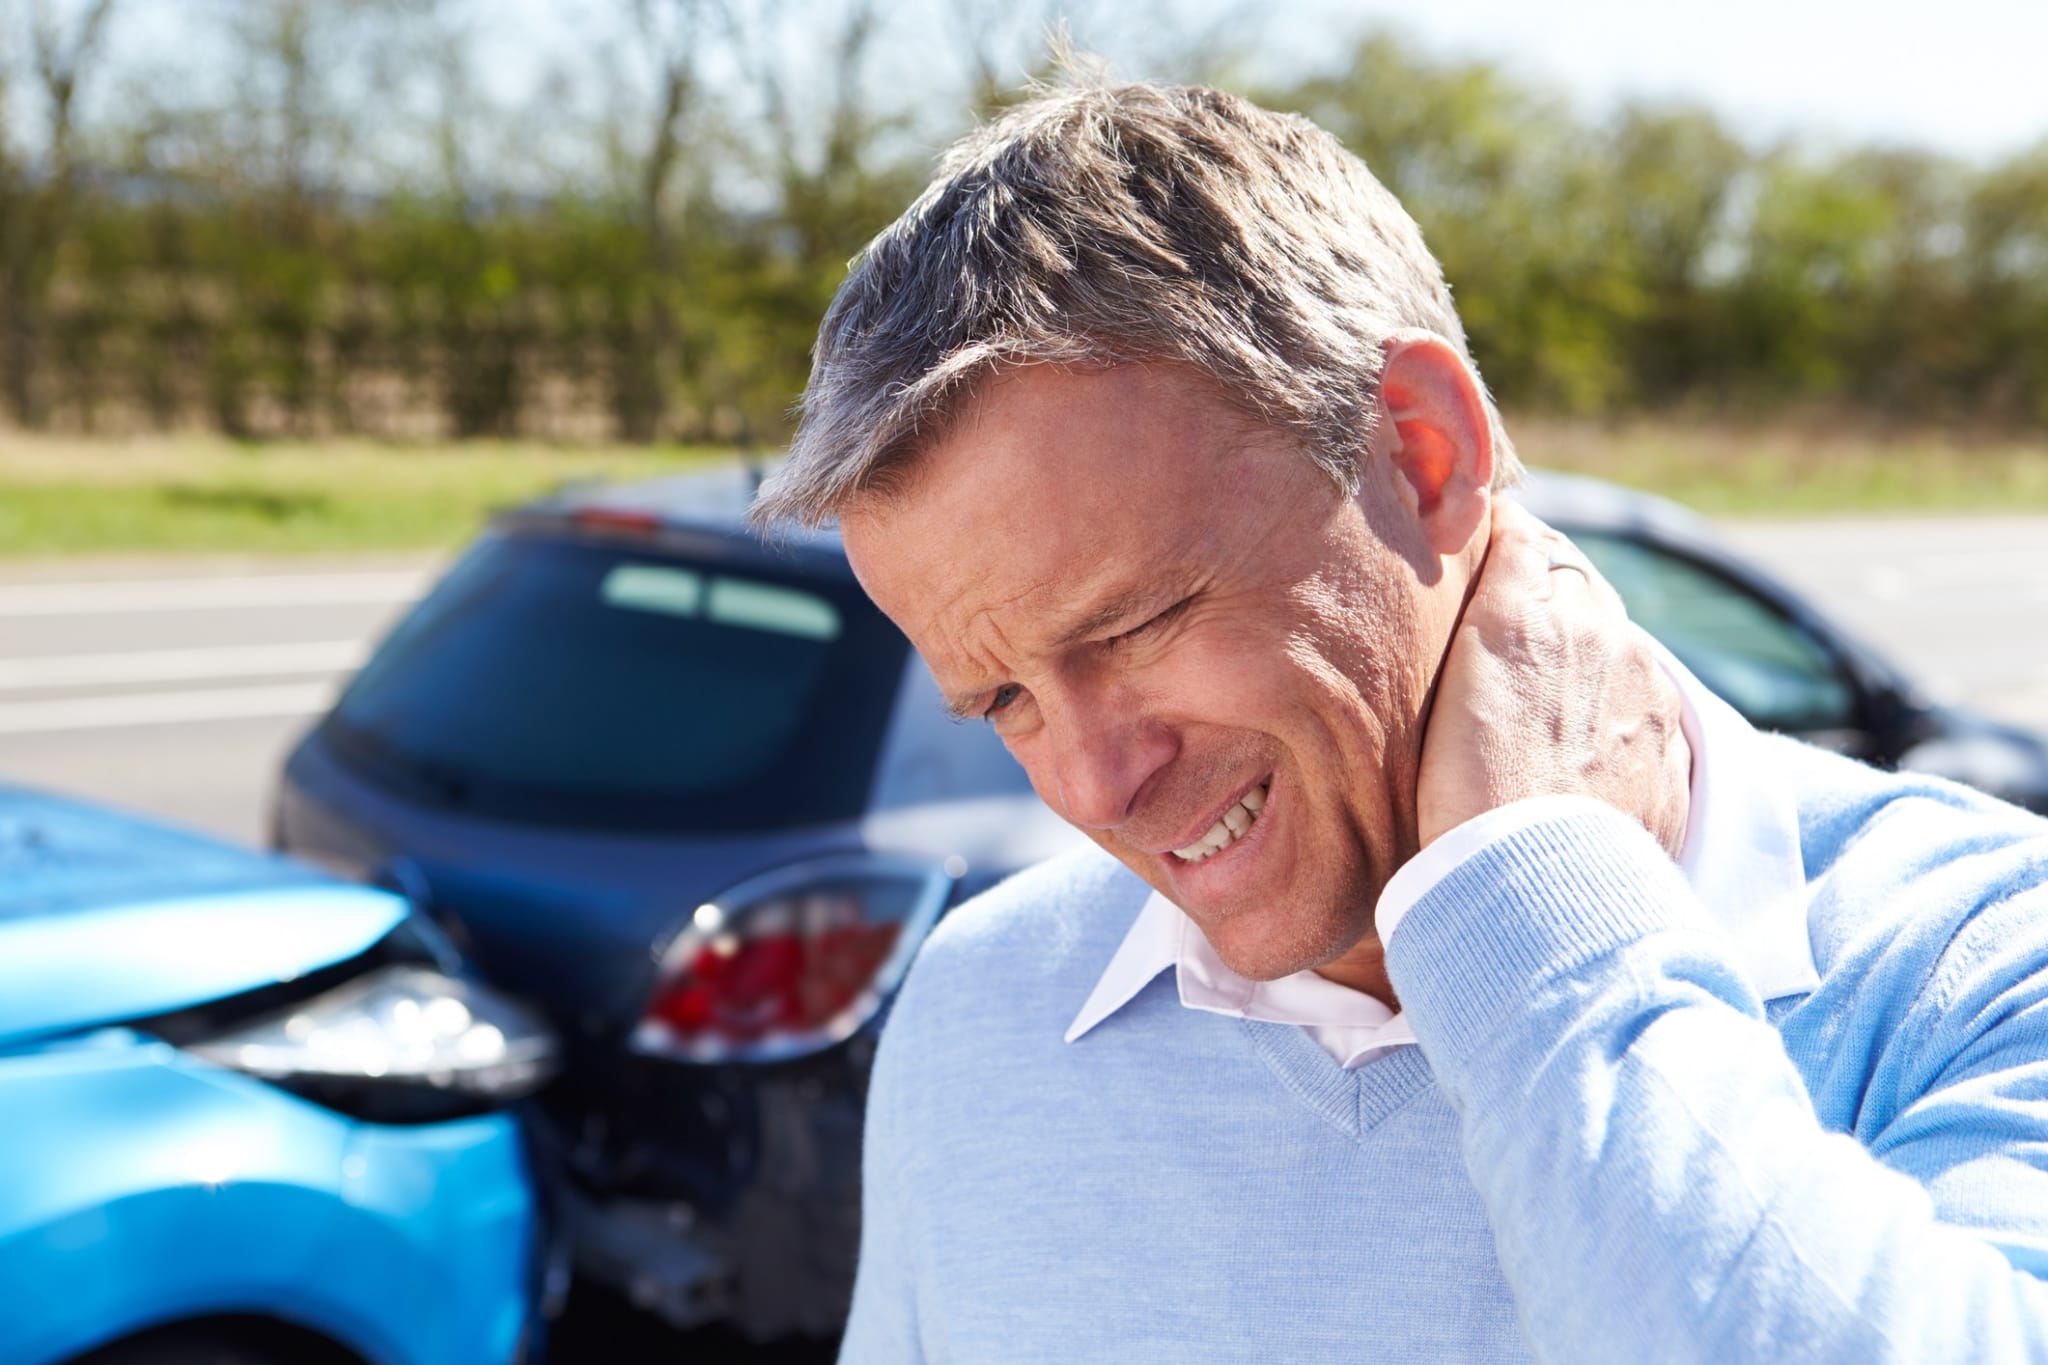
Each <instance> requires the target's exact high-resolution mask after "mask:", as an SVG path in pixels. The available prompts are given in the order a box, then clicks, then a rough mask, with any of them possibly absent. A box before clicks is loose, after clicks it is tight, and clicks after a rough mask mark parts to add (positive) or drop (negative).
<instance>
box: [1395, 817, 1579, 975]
mask: <svg viewBox="0 0 2048 1365" xmlns="http://www.w3.org/2000/svg"><path fill="white" fill-rule="evenodd" d="M1588 807H1593V808H1597V809H1599V810H1602V811H1605V810H1607V809H1609V808H1608V807H1607V805H1606V803H1604V802H1602V801H1600V800H1599V799H1597V798H1595V797H1591V796H1530V797H1524V798H1523V799H1522V800H1520V801H1511V802H1509V803H1508V804H1507V805H1505V806H1496V807H1495V808H1494V809H1492V810H1490V811H1485V812H1482V813H1481V814H1479V815H1475V816H1473V817H1472V818H1471V819H1470V820H1467V821H1465V822H1464V823H1463V824H1461V825H1455V826H1453V827H1452V828H1450V829H1448V830H1445V831H1444V832H1443V833H1442V834H1440V835H1438V836H1437V837H1436V838H1435V839H1433V840H1431V841H1430V843H1429V845H1428V847H1426V848H1424V849H1423V850H1422V851H1421V852H1420V853H1417V854H1416V855H1415V856H1414V857H1413V858H1410V859H1409V860H1408V861H1407V862H1406V863H1403V864H1402V865H1401V867H1400V868H1399V870H1397V871H1396V872H1395V873H1394V875H1393V876H1392V877H1391V878H1390V879H1388V881H1387V885H1386V888H1385V889H1384V890H1382V891H1381V892H1380V899H1379V904H1378V906H1377V907H1376V908H1375V911H1374V919H1373V928H1374V931H1375V932H1376V933H1377V934H1378V935H1379V939H1380V942H1381V944H1382V945H1385V944H1388V943H1391V942H1392V941H1393V937H1394V931H1395V929H1397V928H1398V927H1399V926H1400V923H1401V921H1402V919H1403V918H1405V917H1406V916H1407V914H1408V912H1409V911H1410V910H1412V909H1414V908H1415V906H1416V904H1417V903H1418V902H1419V901H1421V899H1422V898H1423V897H1424V896H1426V895H1428V894H1429V893H1430V891H1431V890H1433V889H1434V888H1435V887H1436V885H1437V883H1438V882H1441V881H1442V880H1443V879H1444V878H1445V877H1446V876H1448V875H1449V874H1450V873H1451V871H1452V870H1453V869H1455V868H1456V867H1457V866H1458V865H1459V864H1460V863H1463V862H1464V861H1465V860H1466V859H1468V858H1470V857H1471V856H1472V855H1473V854H1475V853H1477V852H1479V851H1480V850H1481V849H1483V848H1485V847H1487V846H1488V845H1490V844H1494V843H1498V842H1499V841H1501V840H1503V839H1509V838H1512V837H1514V836H1515V835H1517V834H1519V833H1521V832H1522V831H1523V830H1525V829H1527V828H1529V827H1530V826H1531V825H1534V824H1538V823H1540V822H1542V821H1544V820H1549V819H1554V818H1558V817H1563V816H1570V815H1574V814H1577V813H1579V812H1581V811H1584V810H1586V809H1587V808H1588Z"/></svg>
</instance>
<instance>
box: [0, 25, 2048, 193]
mask: <svg viewBox="0 0 2048 1365" xmlns="http://www.w3.org/2000/svg"><path fill="white" fill-rule="evenodd" d="M81 2H82V0H53V3H55V4H56V5H57V6H58V8H59V10H60V12H62V11H67V10H68V11H72V12H75V11H76V10H77V8H78V6H79V4H80V3H81ZM193 2H194V0H128V4H127V7H126V9H125V10H124V11H123V14H124V17H125V19H126V20H127V21H128V22H127V23H126V24H125V25H124V28H123V39H124V41H123V46H125V47H128V48H129V55H141V56H145V57H154V58H157V59H158V60H159V61H161V60H162V59H163V58H164V57H165V56H166V55H167V54H175V56H174V58H173V60H174V64H175V65H180V66H183V67H185V68H186V69H187V70H188V71H190V70H193V69H194V68H198V69H199V70H204V69H205V68H206V67H207V66H208V65H209V63H207V61H206V60H205V58H204V57H202V56H200V55H199V53H200V51H202V50H203V49H195V48H194V47H193V45H192V44H191V43H190V42H189V41H187V40H189V39H190V38H191V37H192V36H193V34H194V33H196V32H197V31H198V30H197V29H196V28H195V27H194V26H193V25H192V24H191V20H192V19H193V18H194V17H196V16H197V15H199V14H202V13H205V12H206V11H204V10H197V9H194V8H192V7H191V6H192V5H193ZM737 2H738V3H740V4H743V5H745V4H759V3H764V2H765V0H737ZM1246 2H1247V0H1150V3H1152V4H1154V5H1156V7H1157V8H1158V9H1160V10H1163V11H1164V12H1165V13H1167V14H1168V15H1176V16H1185V18H1186V21H1187V22H1189V23H1199V22H1201V20H1202V18H1203V17H1204V16H1206V15H1211V14H1214V13H1216V12H1217V11H1218V10H1220V9H1226V8H1229V7H1231V6H1233V5H1239V4H1243V3H1246ZM1248 2H1249V3H1251V4H1253V5H1255V6H1257V7H1258V10H1259V11H1260V12H1262V13H1263V14H1264V15H1265V16H1266V17H1265V19H1264V20H1263V23H1262V26H1261V27H1260V28H1259V29H1258V30H1257V31H1258V33H1259V36H1260V42H1259V47H1260V49H1261V56H1260V57H1259V59H1258V60H1257V61H1255V63H1254V64H1253V69H1254V70H1259V71H1262V72H1266V73H1268V74H1271V75H1273V76H1277V77H1280V78H1282V79H1285V78H1287V77H1289V76H1294V75H1300V74H1305V73H1306V72H1307V71H1309V70H1311V69H1314V68H1316V67H1318V66H1320V65H1324V64H1327V63H1328V62H1329V61H1330V60H1331V59H1332V58H1333V57H1334V56H1336V55H1338V54H1341V53H1345V52H1348V51H1349V50H1350V48H1351V46H1352V44H1353V42H1354V41H1355V39H1356V37H1357V36H1358V35H1359V34H1361V33H1363V32H1365V31H1367V30H1369V29H1371V28H1374V27H1384V28H1386V29H1388V30H1391V31H1392V32H1394V33H1395V34H1397V35H1399V36H1401V37H1403V38H1404V39H1406V40H1407V41H1409V42H1410V43H1411V44H1413V45H1415V46H1417V47H1419V48H1420V49H1421V50H1422V51H1423V52H1425V53H1427V54H1430V55H1435V56H1440V57H1445V58H1480V59H1486V60H1491V61H1496V62H1499V63H1501V64H1502V65H1504V66H1506V67H1507V68H1508V69H1509V70H1510V71H1512V72H1513V73H1514V74H1516V75H1517V76H1520V77H1523V78H1525V79H1528V80H1531V81H1533V82H1536V83H1538V84H1540V85H1543V86H1546V87H1548V88H1551V89H1553V90H1557V91H1560V92H1562V93H1564V94H1565V95H1567V96H1568V97H1570V98H1571V99H1572V100H1573V101H1574V102H1575V103H1577V104H1578V105H1579V107H1580V108H1581V109H1582V110H1583V111H1585V112H1588V113H1593V114H1597V113H1600V112H1602V111H1604V110H1606V109H1608V108H1611V107H1612V106H1613V105H1615V104H1616V103H1618V102H1619V101H1621V100H1624V99H1655V100H1687V101H1692V102H1698V103H1702V104H1705V105H1707V106H1708V107H1709V108H1711V109H1713V110H1714V111H1715V112H1716V113H1717V114H1719V115H1720V116H1721V117H1722V118H1723V119H1724V120H1725V121H1726V122H1727V123H1728V124H1729V125H1730V126H1731V127H1732V128H1733V129H1734V130H1735V131H1737V132H1738V133H1741V134H1743V135H1745V136H1746V137H1748V138H1749V139H1750V140H1752V141H1755V142H1768V141H1773V140H1775V139H1777V138H1780V137H1783V136H1788V135H1791V136H1799V137H1802V138H1805V139H1809V140H1816V139H1817V140H1820V141H1823V142H1826V141H1833V142H1838V143H1842V144H1866V143H1871V142H1881V143H1895V144H1905V145H1912V146H1920V147H1926V148H1929V149H1932V150H1937V151H1942V152H1948V153H1951V154H1956V155H1960V156H1964V157H1968V158H1970V159H1973V160H1979V161H1990V160H1995V159H1998V158H2001V157H2004V156H2006V155H2009V154H2011V153H2012V152H2014V151H2016V150H2019V149H2021V148H2023V147H2027V146H2029V145H2032V144H2035V143H2040V142H2044V141H2048V72H2044V67H2048V0H1931V2H1930V0H1917V2H1915V0H1714V3H1703V2H1702V0H1248ZM25 3H26V0H0V17H6V16H8V15H9V14H10V11H13V17H14V18H16V19H17V20H18V19H19V18H20V17H21V15H24V14H26V13H27V12H28V11H27V10H25V9H24V10H19V11H15V10H14V7H16V6H21V5H24V4H25ZM826 3H828V4H829V3H831V0H826ZM883 3H884V12H885V13H887V14H889V15H890V18H891V21H892V23H893V24H894V26H895V31H896V32H897V33H899V34H902V33H908V34H911V35H916V34H919V33H922V34H924V35H925V36H926V37H927V39H929V40H930V41H934V42H943V41H945V40H946V38H945V35H947V34H949V33H955V32H956V29H955V28H954V20H953V9H952V6H953V5H954V4H956V3H959V0H883ZM1124 3H1125V0H1097V4H1098V8H1099V7H1100V6H1102V5H1104V4H1106V5H1109V6H1113V7H1121V6H1122V5H1123V4H1124ZM1130 3H1132V4H1133V5H1136V4H1137V0H1130ZM1019 4H1020V6H1023V7H1024V8H1025V9H1027V10H1032V9H1037V8H1040V6H1039V5H1037V4H1033V3H1031V0H1019ZM470 10H471V13H472V15H473V17H474V18H475V19H476V21H477V22H476V25H475V31H476V33H477V34H478V36H479V37H480V38H481V39H482V40H483V42H484V46H485V48H486V49H487V52H486V54H485V58H484V61H483V70H484V74H485V79H486V81H487V83H488V84H491V85H493V86H497V87H499V88H500V89H501V90H502V91H504V92H505V93H508V94H509V93H512V92H513V91H516V90H517V89H519V88H520V87H522V86H523V87H527V88H531V87H532V86H533V85H534V84H536V83H537V82H538V80H539V79H540V77H541V74H542V72H543V71H544V69H545V68H546V67H547V66H548V65H549V64H550V63H551V62H552V61H553V60H555V59H556V58H557V57H558V56H559V55H560V54H561V53H562V52H563V51H565V50H567V49H570V48H577V47H579V46H588V43H589V40H590V39H591V38H592V37H593V36H595V35H597V34H598V33H599V32H600V31H602V30H603V29H604V28H605V27H606V26H607V21H609V22H610V23H611V24H615V25H618V28H617V29H616V30H615V31H616V32H623V31H624V27H625V26H624V25H623V23H622V22H621V21H622V18H623V16H624V15H625V14H626V13H627V12H628V10H627V6H626V3H625V0H471V4H470ZM1132 12H1136V10H1133V11H1132ZM1085 36H1086V35H1085V34H1083V37H1084V38H1085ZM915 41H916V40H915V38H913V44H914V42H915ZM181 49H183V50H182V51H181ZM899 51H900V49H899ZM1109 55H1110V56H1112V58H1114V57H1116V55H1117V54H1115V53H1113V52H1112V53H1110V54H1109ZM180 59H182V60H180ZM195 59H196V60H195ZM1113 64H1114V67H1115V69H1116V70H1118V71H1119V72H1120V73H1121V74H1129V75H1142V74H1151V73H1147V72H1144V71H1142V70H1131V69H1130V63H1129V62H1126V61H1116V62H1114V63H1113ZM895 78H897V77H896V73H893V72H892V73H891V79H895ZM902 78H904V79H911V80H914V79H916V74H915V72H914V71H913V72H905V73H903V75H902ZM934 95H935V97H937V98H946V97H947V96H946V95H945V94H941V93H940V92H936V91H935V92H934ZM939 122H940V123H942V124H946V123H947V121H945V120H940V121H939ZM947 126H950V124H947Z"/></svg>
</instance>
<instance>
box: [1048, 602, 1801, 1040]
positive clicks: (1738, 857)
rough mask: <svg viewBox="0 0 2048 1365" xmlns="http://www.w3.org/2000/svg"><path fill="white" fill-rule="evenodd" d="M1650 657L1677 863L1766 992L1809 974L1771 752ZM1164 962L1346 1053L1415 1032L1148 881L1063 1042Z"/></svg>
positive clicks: (1683, 672) (1719, 704) (1774, 995)
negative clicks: (1331, 1031) (1674, 771)
mask: <svg viewBox="0 0 2048 1365" xmlns="http://www.w3.org/2000/svg"><path fill="white" fill-rule="evenodd" d="M1652 644H1653V647H1654V648H1655V649H1656V651H1657V656H1658V661H1659V662H1660V663H1661V664H1662V665H1663V666H1664V670H1665V672H1666V673H1667V674H1669V675H1670V677H1671V681H1672V682H1673V683H1674V684H1675V685H1676V686H1677V688H1678V696H1679V702H1680V706H1681V707H1682V724H1683V727H1684V731H1685V739H1686V743H1687V744H1688V745H1689V746H1690V748H1691V750H1692V793H1691V802H1690V805H1689V808H1688V811H1687V815H1686V824H1685V845H1684V848H1683V850H1682V852H1681V854H1680V856H1679V861H1678V865H1679V868H1680V870H1681V871H1682V872H1684V874H1685V877H1686V880H1687V881H1688V882H1689V883H1690V884H1691V886H1692V889H1693V891H1694V893H1695V894H1697V895H1698V896H1699V898H1700V901H1701V902H1702V903H1703V904H1704V905H1705V906H1706V907H1707V909H1708V910H1709V911H1711V912H1712V913H1713V914H1714V915H1715V916H1716V917H1717V918H1719V919H1720V921H1721V922H1722V923H1723V924H1724V925H1726V926H1727V927H1728V930H1729V932H1730V934H1731V935H1732V936H1733V937H1734V939H1735V952H1736V956H1737V957H1738V958H1739V959H1740V960H1741V962H1742V965H1743V967H1744V969H1745V971H1746V972H1747V973H1748V975H1749V978H1750V981H1751V983H1752V984H1753V985H1754V986H1755V987H1756V989H1757V991H1758V993H1759V994H1760V995H1761V996H1762V997H1763V998H1764V999H1766V1000H1776V999H1778V998H1780V997H1782V996H1788V995H1801V994H1804V993H1806V992H1808V991H1811V990H1812V989H1813V988H1814V987H1815V986H1817V985H1819V984H1820V973H1819V972H1818V971H1817V970H1816V968H1815V966H1814V962H1813V949H1812V946H1811V944H1810V942H1809V939H1808V935H1807V924H1806V908H1805V907H1806V896H1805V892H1806V871H1805V865H1804V862H1803V861H1802V859H1801V856H1800V851H1799V812H1798V809H1797V807H1796V806H1795V805H1794V804H1793V800H1792V794H1791V791H1790V789H1789V787H1788V784H1786V783H1785V782H1783V781H1780V780H1779V778H1778V773H1777V771H1776V768H1777V764H1776V763H1775V761H1774V758H1775V756H1774V755H1773V754H1772V753H1771V751H1770V749H1769V747H1768V746H1767V745H1766V744H1765V743H1764V742H1763V737H1762V736H1761V735H1759V734H1758V733H1757V732H1756V731H1755V730H1754V729H1753V728H1751V726H1750V724H1749V722H1748V721H1746V720H1744V719H1743V718H1742V717H1741V715H1740V714H1738V713H1737V712H1736V710H1735V708H1733V707H1731V706H1730V705H1728V703H1727V702H1725V701H1723V700H1721V699H1720V698H1719V697H1717V696H1715V695H1714V694H1713V693H1712V692H1711V691H1709V690H1708V689H1707V688H1706V686H1705V685H1704V684H1702V683H1701V682H1700V681H1699V680H1698V679H1697V678H1695V677H1693V675H1692V673H1691V671H1690V670H1689V669H1687V668H1686V667H1685V665H1684V664H1681V663H1680V662H1678V660H1677V659H1676V658H1674V657H1672V655H1671V654H1670V652H1669V651H1667V650H1666V649H1665V648H1664V647H1663V646H1662V645H1658V644H1655V642H1654V641H1653V642H1652ZM1168 967H1172V968H1174V977H1175V982H1176V984H1177V985H1178V987H1179V990H1180V1001H1181V1004H1183V1005H1185V1006H1187V1007H1188V1008H1190V1009H1200V1010H1208V1011H1211V1012H1213V1013H1218V1014H1229V1015H1235V1016H1238V1017H1240V1018H1245V1019H1262V1020H1267V1021H1269V1022H1273V1023H1284V1024H1302V1025H1308V1026H1312V1027H1322V1028H1330V1027H1335V1028H1339V1029H1343V1030H1344V1031H1345V1032H1344V1036H1345V1038H1346V1039H1347V1040H1348V1041H1350V1042H1352V1043H1355V1044H1356V1045H1357V1053H1356V1055H1363V1054H1364V1053H1365V1052H1369V1051H1373V1050H1376V1049H1378V1048H1382V1047H1388V1046H1392V1045H1393V1044H1395V1043H1408V1042H1413V1041H1414V1040H1415V1035H1414V1034H1413V1033H1411V1032H1410V1031H1409V1030H1408V1025H1407V1021H1406V1020H1405V1019H1404V1018H1402V1017H1401V1016H1400V1015H1398V1014H1396V1013H1394V1012H1393V1011H1391V1010H1389V1009H1388V1008H1387V1007H1386V1006H1385V1005H1383V1004H1381V1003H1380V1002H1379V1001H1377V1000H1375V999H1373V998H1372V997H1371V996H1369V995H1366V994H1365V993H1364V992H1362V991H1354V990H1351V989H1349V988H1348V987H1344V986H1340V985H1338V984H1337V983H1336V982H1334V981H1329V980H1326V979H1325V978H1323V977H1320V976H1317V975H1316V974H1315V973H1314V972H1312V971H1303V972H1296V973H1294V974H1293V975H1292V976H1286V977H1282V978H1280V979H1279V980H1276V981H1252V980H1249V979H1247V978H1245V977H1242V976H1239V975H1238V974H1237V973H1236V972H1234V971H1232V970H1231V969H1230V968H1229V967H1226V966H1224V965H1223V961H1222V959H1220V958H1219V957H1217V956H1216V952H1215V949H1213V948H1211V947H1210V946H1209V941H1208V939H1207V938H1205V937H1204V936H1203V934H1202V932H1201V930H1200V928H1199V927H1198V926H1197V925H1196V924H1195V922H1194V921H1193V920H1191V919H1189V918H1188V917H1187V915H1186V913H1185V912H1183V911H1182V910H1181V909H1180V907H1178V906H1176V905H1175V904H1174V903H1173V902H1172V901H1170V900H1168V899H1166V897H1165V896H1163V895H1161V894H1159V893H1158V892H1157V891H1155V892H1153V893H1152V895H1151V896H1150V897H1148V898H1147V899H1146V901H1145V904H1144V907H1143V908H1142V909H1140V910H1139V911H1138V918H1137V919H1136V921H1134V922H1133V923H1132V925H1131V928H1130V932H1129V933H1127V934H1125V935H1124V940H1123V942H1122V943H1121V944H1120V945H1118V947H1117V950H1116V954H1115V956H1113V957H1111V958H1110V961H1109V966H1108V968H1107V970H1105V971H1104V972H1103V974H1102V976H1101V978H1100V979H1099V980H1098V981H1097V982H1096V983H1095V989H1094V990H1093V991H1091V992H1090V993H1089V995H1088V999H1087V1001H1086V1002H1085V1003H1084V1004H1083V1005H1082V1006H1081V1012H1080V1013H1079V1014H1077V1015H1075V1016H1074V1022H1073V1023H1072V1024H1070V1025H1069V1026H1068V1027H1067V1033H1066V1040H1067V1041H1068V1042H1070V1043H1071V1042H1073V1041H1075V1040H1076V1039H1078V1038H1079V1037H1081V1036H1082V1035H1083V1034H1085V1033H1087V1032H1088V1031H1089V1030H1090V1029H1092V1028H1094V1027H1095V1026H1096V1025H1097V1024H1099V1023H1101V1022H1102V1021H1103V1020H1105V1019H1107V1018H1109V1016H1110V1015H1112V1014H1115V1013H1116V1012H1117V1011H1118V1010H1120V1009H1122V1008H1123V1007H1124V1006H1125V1005H1127V1004H1129V1003H1130V1002H1131V1000H1132V999H1133V998H1134V997H1136V995H1137V994H1138V992H1139V991H1141V990H1143V989H1144V988H1145V987H1146V986H1147V985H1148V984H1150V983H1151V981H1152V978H1153V977H1155V976H1157V975H1159V973H1161V972H1163V971H1165V970H1166V969H1167V968H1168Z"/></svg>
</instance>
